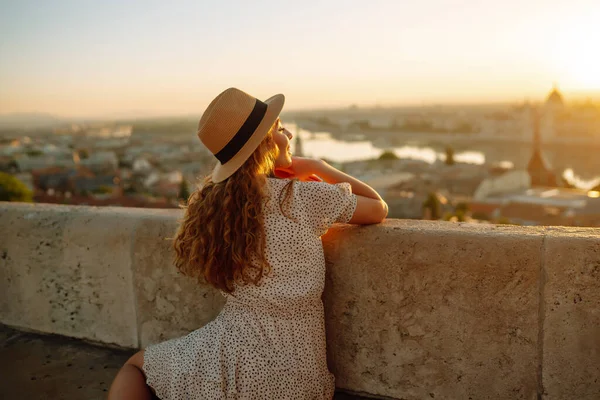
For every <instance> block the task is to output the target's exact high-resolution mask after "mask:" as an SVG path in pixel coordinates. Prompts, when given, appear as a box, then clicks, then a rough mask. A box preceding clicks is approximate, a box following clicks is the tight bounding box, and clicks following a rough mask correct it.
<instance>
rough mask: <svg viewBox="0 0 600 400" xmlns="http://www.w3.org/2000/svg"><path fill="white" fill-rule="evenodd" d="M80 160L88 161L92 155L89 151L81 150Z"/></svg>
mask: <svg viewBox="0 0 600 400" xmlns="http://www.w3.org/2000/svg"><path fill="white" fill-rule="evenodd" d="M79 158H80V159H82V160H86V159H88V158H90V154H89V153H88V151H87V150H86V149H81V150H79Z"/></svg>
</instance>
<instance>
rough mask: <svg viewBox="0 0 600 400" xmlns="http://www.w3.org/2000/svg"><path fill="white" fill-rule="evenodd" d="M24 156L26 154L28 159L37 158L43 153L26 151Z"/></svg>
mask: <svg viewBox="0 0 600 400" xmlns="http://www.w3.org/2000/svg"><path fill="white" fill-rule="evenodd" d="M25 154H27V155H28V156H29V157H39V156H41V155H42V154H44V153H42V152H41V151H39V150H27V151H26V152H25Z"/></svg>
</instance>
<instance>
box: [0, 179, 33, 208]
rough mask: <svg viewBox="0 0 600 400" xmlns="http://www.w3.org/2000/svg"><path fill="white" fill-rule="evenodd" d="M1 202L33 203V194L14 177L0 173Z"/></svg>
mask: <svg viewBox="0 0 600 400" xmlns="http://www.w3.org/2000/svg"><path fill="white" fill-rule="evenodd" d="M0 201H22V202H26V203H31V202H32V201H33V194H32V193H31V190H29V189H28V188H27V186H25V184H24V183H23V182H21V181H20V180H18V179H17V178H15V177H14V176H12V175H9V174H6V173H4V172H0Z"/></svg>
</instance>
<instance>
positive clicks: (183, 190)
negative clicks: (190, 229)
mask: <svg viewBox="0 0 600 400" xmlns="http://www.w3.org/2000/svg"><path fill="white" fill-rule="evenodd" d="M177 197H178V198H179V199H181V200H183V201H184V202H185V203H186V204H187V201H188V198H189V197H190V190H189V189H188V184H187V181H186V180H185V179H182V180H181V186H179V195H178V196H177Z"/></svg>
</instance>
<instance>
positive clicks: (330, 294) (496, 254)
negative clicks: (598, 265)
mask: <svg viewBox="0 0 600 400" xmlns="http://www.w3.org/2000/svg"><path fill="white" fill-rule="evenodd" d="M542 237H543V236H542V230H540V229H524V228H514V227H505V226H504V227H495V226H487V227H483V226H472V225H468V226H465V227H464V228H463V227H462V226H461V225H458V224H447V223H427V222H423V221H418V222H416V221H415V222H411V221H393V222H387V223H386V224H384V225H382V226H381V225H380V226H371V227H350V226H346V227H343V228H338V229H335V230H332V231H331V232H330V233H329V234H328V235H327V236H326V238H325V239H326V240H325V242H326V256H327V259H328V261H329V264H330V265H329V267H328V279H327V286H326V289H325V305H326V326H327V346H328V356H329V361H330V363H331V365H330V367H331V370H332V372H333V373H334V374H335V376H336V381H337V386H338V387H339V388H343V389H348V390H352V391H357V392H365V393H370V394H376V395H383V396H390V397H392V398H402V399H424V398H434V397H435V398H445V399H469V398H473V399H486V398H489V399H535V398H536V392H537V367H538V349H537V343H538V295H539V285H538V283H539V282H538V281H539V279H538V273H539V270H540V255H541V247H542Z"/></svg>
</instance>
